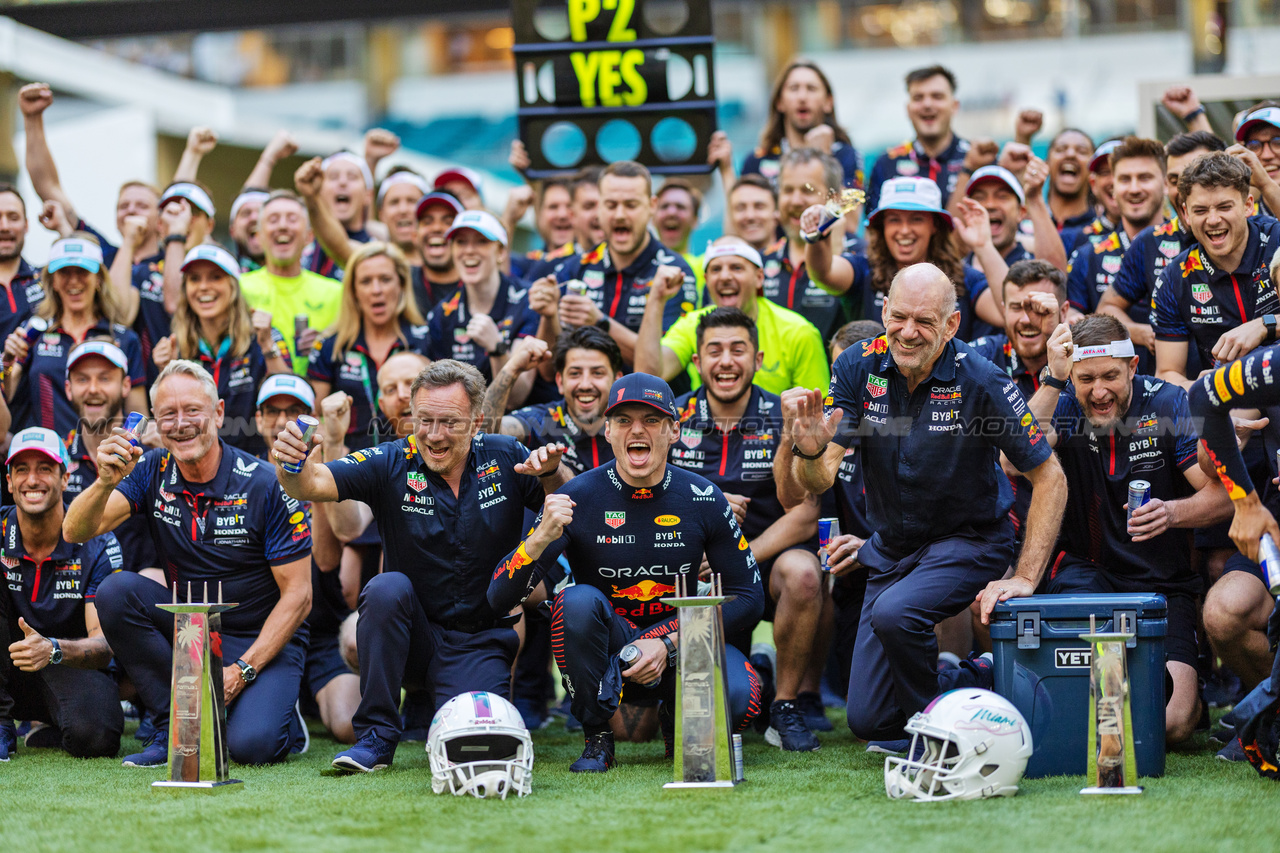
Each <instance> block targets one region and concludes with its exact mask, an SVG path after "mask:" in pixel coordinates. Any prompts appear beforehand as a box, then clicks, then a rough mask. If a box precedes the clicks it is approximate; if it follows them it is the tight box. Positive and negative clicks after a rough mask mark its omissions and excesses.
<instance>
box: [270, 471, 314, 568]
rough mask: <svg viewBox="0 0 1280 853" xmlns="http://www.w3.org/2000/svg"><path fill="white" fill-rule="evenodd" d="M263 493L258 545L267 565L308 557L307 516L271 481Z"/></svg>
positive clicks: (308, 533) (298, 504) (299, 504)
mask: <svg viewBox="0 0 1280 853" xmlns="http://www.w3.org/2000/svg"><path fill="white" fill-rule="evenodd" d="M266 493H267V494H266V516H267V517H266V520H265V522H264V525H265V526H264V528H263V531H262V545H263V551H264V553H265V556H266V558H267V562H269V563H270V564H271V565H273V566H280V565H284V564H285V563H292V562H293V561H294V560H298V559H301V558H302V557H305V556H307V555H309V554H310V553H311V517H310V515H309V514H308V513H307V509H306V507H304V506H303V505H302V503H301V502H300V501H296V500H294V499H293V498H291V497H289V496H288V495H287V494H285V491H284V487H282V486H281V485H280V484H279V483H277V482H274V481H273V482H271V483H270V484H269V486H268V487H267V489H266Z"/></svg>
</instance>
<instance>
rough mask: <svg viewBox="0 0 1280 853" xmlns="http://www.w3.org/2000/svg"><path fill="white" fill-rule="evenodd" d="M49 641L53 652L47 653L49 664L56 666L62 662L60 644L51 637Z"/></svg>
mask: <svg viewBox="0 0 1280 853" xmlns="http://www.w3.org/2000/svg"><path fill="white" fill-rule="evenodd" d="M49 642H50V643H52V644H53V653H52V654H50V655H49V665H50V666H57V665H58V664H60V663H62V644H61V643H59V642H58V641H57V640H55V639H54V638H53V637H49Z"/></svg>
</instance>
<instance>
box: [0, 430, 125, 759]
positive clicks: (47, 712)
mask: <svg viewBox="0 0 1280 853" xmlns="http://www.w3.org/2000/svg"><path fill="white" fill-rule="evenodd" d="M67 462H68V460H67V455H66V450H65V449H64V448H63V446H62V442H61V441H60V440H59V439H58V436H57V434H56V433H54V432H53V431H52V430H47V429H41V428H39V427H33V428H31V429H27V430H22V431H21V432H19V433H18V434H17V435H16V436H14V438H13V443H12V445H11V446H10V448H9V459H8V468H9V471H8V481H9V490H10V491H11V492H12V493H13V501H14V506H10V507H5V508H4V509H3V510H0V563H3V564H4V575H5V585H6V589H5V590H3V591H0V761H8V760H9V758H10V757H11V756H12V755H13V752H14V748H15V745H16V742H17V738H16V736H15V734H14V728H13V720H14V717H17V718H18V719H24V720H45V721H47V722H48V725H46V726H43V727H37V728H33V729H32V730H31V732H30V733H29V734H28V735H27V737H26V745H27V746H29V747H40V746H44V747H60V748H62V749H65V750H66V751H67V752H69V753H70V754H71V755H74V756H76V757H78V758H97V757H102V756H113V755H115V754H116V752H117V750H119V749H120V733H121V732H122V731H123V730H124V717H123V716H122V715H121V713H120V696H119V693H118V691H117V689H116V682H115V679H113V678H112V677H111V676H110V675H109V674H107V672H105V670H106V667H107V665H108V664H109V663H110V662H111V647H110V646H108V645H107V641H106V639H105V638H104V637H103V635H102V628H101V627H100V626H99V624H98V613H97V608H96V607H95V604H94V599H95V597H96V595H97V591H98V586H99V585H100V584H101V583H102V581H103V580H104V579H106V577H107V576H108V575H110V574H111V573H112V572H118V571H120V569H121V566H122V563H121V561H120V543H118V542H117V541H116V538H115V537H114V536H112V535H111V534H110V533H104V534H103V535H101V536H97V537H94V538H93V539H90V540H89V541H88V542H86V543H84V544H83V545H72V544H69V543H67V542H66V541H65V540H64V539H63V538H62V518H63V509H62V491H63V488H64V487H65V486H66V477H67ZM10 643H12V645H10Z"/></svg>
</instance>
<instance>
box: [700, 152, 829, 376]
mask: <svg viewBox="0 0 1280 853" xmlns="http://www.w3.org/2000/svg"><path fill="white" fill-rule="evenodd" d="M840 174H841V172H840V163H839V161H837V160H836V159H835V158H834V157H832V156H831V155H829V154H823V153H822V152H820V151H818V150H816V149H813V148H797V149H793V150H791V151H788V152H787V153H786V155H784V156H783V157H782V159H781V160H780V161H779V172H778V199H777V205H776V208H777V219H778V221H779V222H780V223H781V225H782V233H783V235H784V237H783V239H782V240H778V241H776V242H772V241H771V244H770V245H769V246H768V247H767V250H766V251H765V253H763V254H762V255H761V259H762V260H763V262H764V267H763V269H764V270H765V278H764V285H763V287H764V289H763V294H764V297H765V299H768V300H769V301H770V302H773V303H774V304H775V305H780V306H782V307H783V308H786V309H788V310H790V311H794V312H796V313H797V314H799V315H800V316H802V317H804V319H806V320H808V321H809V322H810V323H812V324H813V325H814V327H815V328H817V330H818V334H819V335H821V337H822V340H824V341H825V340H827V339H828V338H829V337H831V336H832V335H833V334H835V331H836V329H838V328H840V325H841V324H842V323H843V322H844V321H845V319H846V316H845V315H846V313H847V312H846V311H845V309H844V306H843V305H842V304H841V302H840V297H838V296H835V295H833V294H831V293H828V292H827V291H825V290H823V289H822V288H821V287H819V286H818V284H817V283H816V282H815V281H813V280H812V279H811V278H810V277H809V269H808V267H807V266H806V265H805V240H804V238H803V237H802V236H801V233H802V232H801V228H800V217H801V216H802V215H803V214H804V212H805V210H806V209H807V208H809V207H811V206H813V205H820V204H825V203H826V202H827V199H828V197H829V196H830V194H831V193H832V192H836V191H838V190H839V189H840V186H841V184H840ZM842 228H843V226H842V225H840V224H837V225H835V226H834V227H833V229H832V233H841V229H842ZM775 234H776V232H775ZM739 236H742V235H739ZM704 263H705V259H704ZM743 310H746V309H745V307H744V309H743ZM748 313H749V312H748ZM776 393H781V392H776Z"/></svg>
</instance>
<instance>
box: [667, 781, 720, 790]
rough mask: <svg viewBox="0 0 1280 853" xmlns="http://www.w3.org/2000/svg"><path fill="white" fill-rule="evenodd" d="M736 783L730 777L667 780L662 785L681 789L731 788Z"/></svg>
mask: <svg viewBox="0 0 1280 853" xmlns="http://www.w3.org/2000/svg"><path fill="white" fill-rule="evenodd" d="M737 784H738V783H737V782H734V781H732V780H730V779H724V780H719V781H715V782H668V783H667V784H665V785H663V786H662V787H664V788H672V789H681V788H733V787H734V786H736V785H737Z"/></svg>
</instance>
